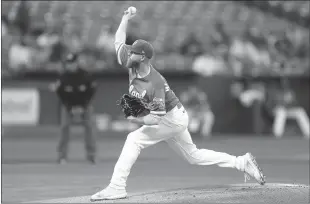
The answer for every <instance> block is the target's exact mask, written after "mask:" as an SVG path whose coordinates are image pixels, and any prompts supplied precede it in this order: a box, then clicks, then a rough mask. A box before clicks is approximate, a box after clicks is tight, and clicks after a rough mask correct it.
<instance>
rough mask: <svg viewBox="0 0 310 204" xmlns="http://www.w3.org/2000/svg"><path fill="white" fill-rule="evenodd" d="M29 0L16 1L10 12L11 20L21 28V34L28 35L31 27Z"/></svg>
mask: <svg viewBox="0 0 310 204" xmlns="http://www.w3.org/2000/svg"><path fill="white" fill-rule="evenodd" d="M28 3H29V2H28V1H26V0H22V1H18V2H16V4H15V6H13V8H12V11H11V12H10V14H9V19H10V21H12V22H13V24H14V25H15V26H17V27H18V28H19V29H20V35H21V36H23V35H26V34H27V33H28V31H29V29H30V27H31V25H30V15H29V5H28Z"/></svg>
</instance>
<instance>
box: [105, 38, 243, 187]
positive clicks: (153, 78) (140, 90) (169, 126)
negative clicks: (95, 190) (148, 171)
mask: <svg viewBox="0 0 310 204" xmlns="http://www.w3.org/2000/svg"><path fill="white" fill-rule="evenodd" d="M129 49H130V46H128V45H125V44H121V45H119V46H118V49H117V57H118V62H119V63H120V64H121V65H125V64H126V61H127V58H128V51H129ZM129 79H130V80H129V81H130V84H129V87H130V88H129V93H130V94H131V95H134V96H136V97H143V98H144V99H146V100H148V101H154V100H157V101H164V103H165V105H164V107H163V108H161V109H159V110H155V111H152V112H151V113H152V114H157V115H162V117H161V121H160V123H159V124H158V125H153V126H146V125H144V126H142V127H141V128H139V129H137V130H135V131H133V132H131V133H129V134H128V136H127V139H126V142H125V144H124V147H123V150H122V152H121V155H120V157H119V159H118V161H117V163H116V165H115V168H114V172H113V175H112V179H111V183H110V186H113V187H114V188H118V189H122V188H125V187H126V181H127V177H128V175H129V173H130V170H131V167H132V166H133V164H134V163H135V161H136V160H137V158H138V156H139V154H140V152H141V150H142V149H144V148H146V147H149V146H151V145H154V144H156V143H158V142H160V141H165V142H167V143H168V145H169V146H170V147H171V148H172V149H173V150H175V151H176V152H177V153H178V154H179V155H181V156H183V157H184V158H185V159H186V160H187V161H188V162H189V163H190V164H196V165H213V164H216V165H218V166H220V167H230V168H236V169H238V170H243V169H244V159H243V158H242V156H240V157H236V156H232V155H229V154H226V153H221V152H215V151H212V150H207V149H197V147H196V145H195V144H194V143H193V141H192V138H191V135H190V133H189V132H188V129H187V126H188V114H187V112H186V110H185V109H184V107H183V106H182V105H181V103H180V102H179V100H178V98H177V97H176V96H175V94H174V93H173V91H172V90H171V89H170V88H169V85H168V83H167V81H166V80H165V78H164V77H163V76H162V75H161V74H160V73H159V72H157V71H156V70H155V69H154V68H153V67H151V69H150V73H149V74H148V75H147V76H146V77H143V78H141V77H139V76H135V75H134V73H133V71H132V69H129Z"/></svg>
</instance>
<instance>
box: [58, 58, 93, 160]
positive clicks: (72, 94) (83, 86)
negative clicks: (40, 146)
mask: <svg viewBox="0 0 310 204" xmlns="http://www.w3.org/2000/svg"><path fill="white" fill-rule="evenodd" d="M63 66H64V71H63V72H62V73H61V75H60V77H59V79H58V80H57V82H56V83H55V84H54V87H53V89H54V91H55V92H56V93H57V95H58V97H59V99H60V101H61V104H62V108H61V116H62V117H61V138H60V141H59V145H58V153H59V155H58V162H59V163H61V164H63V163H66V161H67V153H68V143H69V130H70V126H71V125H75V124H81V125H82V126H83V127H84V128H85V137H84V139H85V150H86V153H87V154H86V158H87V160H88V161H89V162H90V163H92V164H95V153H96V141H95V133H94V131H93V128H92V127H93V119H92V106H91V99H92V98H93V96H94V94H95V90H96V83H95V81H94V79H93V78H92V76H91V75H90V74H89V73H88V72H86V71H85V70H84V69H82V68H81V67H80V66H79V63H78V55H77V54H72V53H70V54H68V55H67V56H66V58H65V60H64V62H63ZM63 107H64V108H63Z"/></svg>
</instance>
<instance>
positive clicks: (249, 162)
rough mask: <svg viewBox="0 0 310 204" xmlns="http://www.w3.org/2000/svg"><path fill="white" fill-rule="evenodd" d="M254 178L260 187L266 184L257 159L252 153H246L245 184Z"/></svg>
mask: <svg viewBox="0 0 310 204" xmlns="http://www.w3.org/2000/svg"><path fill="white" fill-rule="evenodd" d="M251 177H252V178H254V179H255V180H256V181H257V182H258V183H259V184H260V185H264V184H265V183H266V181H265V178H266V177H265V176H264V174H263V171H262V170H261V168H259V166H258V164H257V162H256V160H255V158H254V157H253V155H252V154H251V153H246V154H245V155H244V182H247V180H250V178H251Z"/></svg>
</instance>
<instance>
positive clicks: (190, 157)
mask: <svg viewBox="0 0 310 204" xmlns="http://www.w3.org/2000/svg"><path fill="white" fill-rule="evenodd" d="M196 151H199V150H198V149H197V150H196ZM196 151H194V152H191V153H188V154H187V155H186V156H185V158H186V160H187V161H188V163H189V164H191V165H198V164H199V159H198V158H197V156H196V155H197V154H196Z"/></svg>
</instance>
